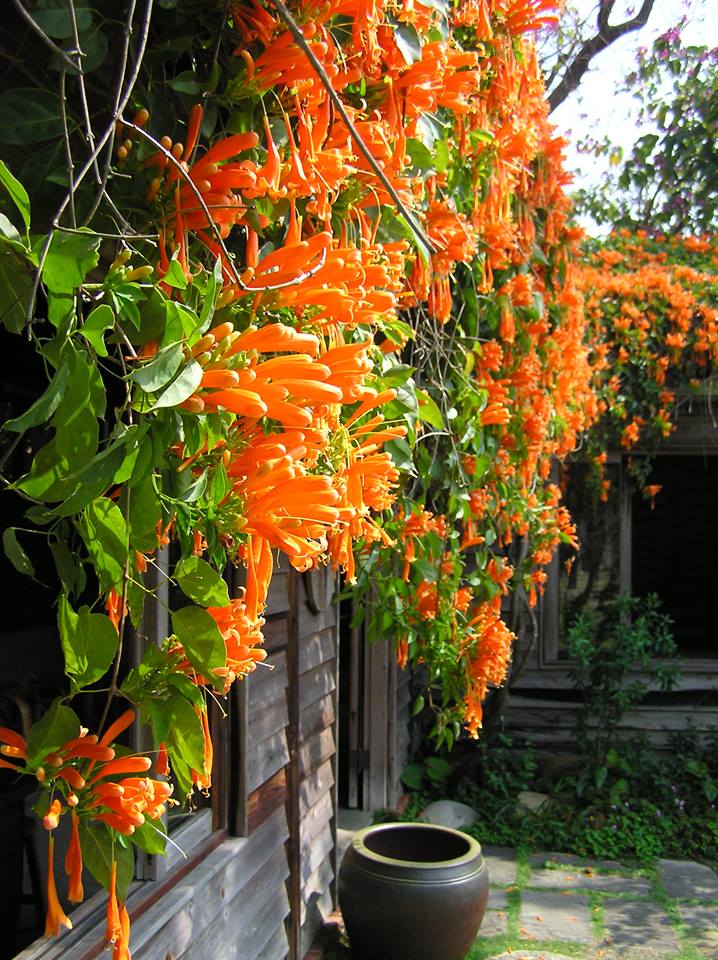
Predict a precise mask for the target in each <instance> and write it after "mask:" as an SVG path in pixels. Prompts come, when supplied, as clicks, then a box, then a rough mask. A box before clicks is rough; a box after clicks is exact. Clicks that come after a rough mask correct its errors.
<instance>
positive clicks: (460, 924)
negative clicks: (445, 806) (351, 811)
mask: <svg viewBox="0 0 718 960" xmlns="http://www.w3.org/2000/svg"><path fill="white" fill-rule="evenodd" d="M338 894H339V906H340V907H341V911H342V916H343V917H344V922H345V924H346V928H347V934H348V936H349V941H350V943H351V946H352V951H353V952H354V954H356V956H357V957H358V958H359V960H464V957H465V956H466V954H467V953H468V952H469V949H470V947H471V945H472V943H473V941H474V938H475V936H476V933H477V931H478V929H479V926H480V925H481V921H482V919H483V916H484V911H485V910H486V900H487V898H488V895H489V875H488V871H487V869H486V864H485V862H484V858H483V856H482V855H481V847H480V846H479V844H478V843H477V842H476V840H474V839H473V838H472V837H469V836H467V835H466V834H464V833H460V832H459V831H458V830H451V829H450V828H449V827H438V826H434V825H433V824H429V823H427V824H423V823H422V824H420V823H385V824H379V825H378V826H375V827H367V828H366V829H365V830H360V831H359V832H358V833H357V834H355V836H354V838H353V840H352V843H351V846H350V847H349V849H348V850H347V852H346V854H345V855H344V859H343V860H342V865H341V869H340V871H339V884H338Z"/></svg>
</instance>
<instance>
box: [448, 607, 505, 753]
mask: <svg viewBox="0 0 718 960" xmlns="http://www.w3.org/2000/svg"><path fill="white" fill-rule="evenodd" d="M515 639H516V637H515V636H514V634H513V633H512V632H511V631H510V630H509V628H508V627H507V626H506V624H505V623H504V622H503V620H502V619H501V598H500V597H499V596H497V597H495V598H494V599H493V600H489V601H487V602H486V603H482V604H481V605H480V606H479V608H478V610H477V611H476V613H475V614H474V616H473V617H472V619H471V620H470V621H469V630H468V631H467V633H466V635H465V637H464V638H463V640H462V643H461V648H460V656H461V657H462V659H463V660H464V662H465V664H466V707H465V711H464V722H465V723H466V729H467V731H468V733H469V735H470V736H472V737H478V735H479V730H480V729H481V722H482V709H481V704H482V702H483V700H484V698H485V697H486V693H487V691H488V688H489V685H490V684H491V685H493V686H501V684H502V683H503V682H504V680H505V679H506V673H507V671H508V667H509V663H510V662H511V651H512V647H513V643H514V640H515Z"/></svg>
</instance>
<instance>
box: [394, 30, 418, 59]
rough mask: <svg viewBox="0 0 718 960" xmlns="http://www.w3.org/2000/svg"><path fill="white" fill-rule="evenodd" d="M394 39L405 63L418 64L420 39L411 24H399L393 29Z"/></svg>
mask: <svg viewBox="0 0 718 960" xmlns="http://www.w3.org/2000/svg"><path fill="white" fill-rule="evenodd" d="M394 39H395V40H396V45H397V47H398V48H399V53H400V54H401V55H402V57H403V58H404V60H405V61H406V63H408V64H409V65H410V66H411V64H412V63H418V61H419V60H421V38H420V37H419V34H418V33H417V30H416V27H415V26H414V25H413V24H411V23H400V24H399V25H398V26H397V27H395V28H394Z"/></svg>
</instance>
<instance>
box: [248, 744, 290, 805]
mask: <svg viewBox="0 0 718 960" xmlns="http://www.w3.org/2000/svg"><path fill="white" fill-rule="evenodd" d="M288 762H289V747H288V746H287V737H286V734H285V732H284V730H282V731H281V732H280V733H276V734H274V736H271V737H269V738H268V739H267V740H263V741H262V742H261V743H256V744H254V745H253V748H252V750H251V751H250V754H249V756H248V757H247V791H248V792H249V793H250V794H251V793H253V792H254V791H255V790H256V789H257V787H260V786H261V785H262V784H263V783H265V782H266V781H267V780H269V779H270V777H273V776H274V774H275V773H276V772H277V771H278V770H279V769H281V768H282V767H284V766H285V765H286V764H287V763H288Z"/></svg>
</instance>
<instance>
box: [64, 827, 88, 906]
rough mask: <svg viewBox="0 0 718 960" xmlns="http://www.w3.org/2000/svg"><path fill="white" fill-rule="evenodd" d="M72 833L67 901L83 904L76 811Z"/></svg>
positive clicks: (68, 849) (66, 860)
mask: <svg viewBox="0 0 718 960" xmlns="http://www.w3.org/2000/svg"><path fill="white" fill-rule="evenodd" d="M71 822H72V832H71V834H70V843H69V846H68V848H67V853H66V854H65V873H66V874H67V876H68V878H69V886H68V889H67V899H68V900H69V901H70V903H81V902H82V900H83V899H84V896H85V894H84V891H83V889H82V850H81V847H80V832H79V829H78V827H79V820H78V818H77V814H76V813H75V811H74V810H73V811H72V814H71Z"/></svg>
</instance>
